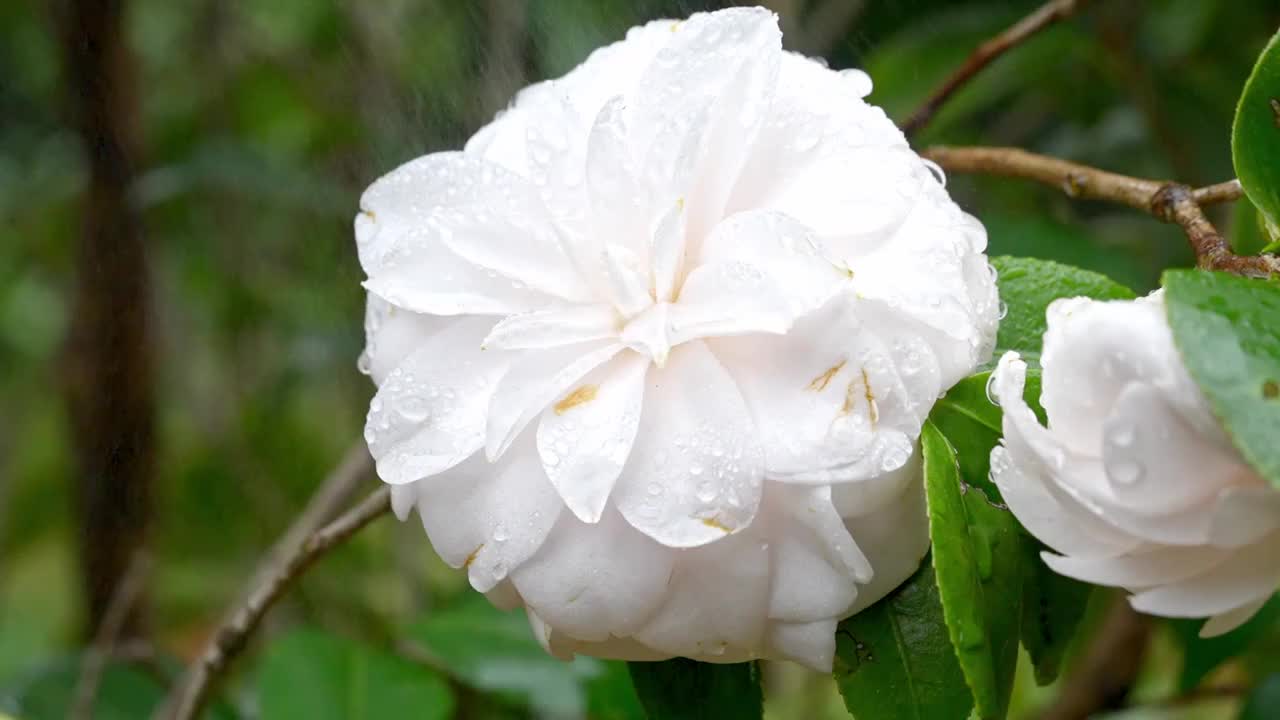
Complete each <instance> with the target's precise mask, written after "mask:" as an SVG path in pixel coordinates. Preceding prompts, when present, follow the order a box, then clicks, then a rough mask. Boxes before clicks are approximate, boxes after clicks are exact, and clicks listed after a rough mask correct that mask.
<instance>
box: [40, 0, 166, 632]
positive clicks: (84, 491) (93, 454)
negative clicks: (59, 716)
mask: <svg viewBox="0 0 1280 720" xmlns="http://www.w3.org/2000/svg"><path fill="white" fill-rule="evenodd" d="M62 9H63V10H64V13H63V17H62V18H61V22H60V23H59V24H60V26H61V27H62V29H63V31H64V32H63V37H62V40H63V51H64V53H65V63H66V67H65V71H66V89H67V100H68V103H69V105H70V108H71V110H72V112H73V115H74V117H75V121H76V125H77V126H78V129H79V133H80V139H81V143H82V145H83V149H84V152H85V156H86V157H85V159H86V164H87V166H88V175H89V181H88V189H87V191H86V195H85V200H84V211H83V212H84V214H83V217H82V220H81V237H80V244H79V248H78V251H77V253H76V282H75V295H74V299H73V300H72V302H71V320H70V329H69V333H68V338H67V346H66V355H65V361H66V393H67V403H68V409H69V415H70V421H71V443H72V449H73V451H74V455H75V463H76V473H77V478H76V487H75V493H74V497H75V501H76V508H75V510H76V513H77V515H78V520H79V522H78V525H79V530H80V537H79V546H80V564H81V583H82V585H83V597H84V598H85V602H86V608H85V611H86V616H87V617H86V619H87V633H88V635H89V636H90V637H92V636H93V635H95V634H96V632H97V630H98V628H99V627H100V626H101V625H102V624H103V622H104V620H105V618H106V616H107V614H108V610H109V608H110V606H111V601H112V596H113V594H114V593H115V590H116V588H117V587H119V586H120V584H121V583H122V581H123V580H124V578H125V576H126V573H127V571H128V567H129V564H130V562H131V560H132V558H133V557H134V555H135V553H136V552H137V551H138V550H139V549H140V548H142V547H143V546H144V545H145V541H146V537H147V528H148V526H149V524H150V520H151V495H152V487H151V486H152V480H153V475H154V470H155V437H154V419H153V405H154V397H153V391H152V355H151V352H152V338H151V318H150V302H149V280H148V275H149V274H148V269H147V258H146V247H145V245H144V242H143V233H142V222H141V218H140V217H139V213H138V211H137V208H135V207H134V206H133V204H132V203H131V201H130V189H131V188H132V186H133V181H134V178H135V175H136V164H137V154H138V145H139V142H138V136H137V129H138V122H137V104H136V95H135V87H134V68H133V62H132V58H131V56H130V54H129V50H128V47H127V46H126V44H125V41H124V21H123V20H124V16H125V2H124V0H70V2H68V4H66V5H65V6H63V8H62ZM146 607H147V603H146V594H145V592H142V591H140V592H139V596H138V597H137V598H136V599H135V601H134V602H132V603H131V604H130V607H129V609H128V612H127V614H126V616H125V617H124V619H123V620H122V621H121V626H120V629H119V640H120V641H121V642H124V641H128V640H131V639H134V638H137V637H140V636H141V635H142V634H143V626H144V622H143V619H144V618H145V616H146Z"/></svg>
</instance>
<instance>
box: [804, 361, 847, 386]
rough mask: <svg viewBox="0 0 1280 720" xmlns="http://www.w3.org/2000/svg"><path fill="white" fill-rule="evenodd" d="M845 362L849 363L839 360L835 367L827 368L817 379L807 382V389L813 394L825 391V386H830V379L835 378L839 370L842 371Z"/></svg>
mask: <svg viewBox="0 0 1280 720" xmlns="http://www.w3.org/2000/svg"><path fill="white" fill-rule="evenodd" d="M847 362H849V361H848V360H841V361H840V362H838V363H836V364H835V365H832V366H831V367H829V368H827V370H826V372H824V373H822V374H821V375H819V376H818V377H816V378H814V379H813V380H811V381H809V387H808V389H809V390H812V391H814V392H822V391H823V390H826V389H827V385H830V384H831V378H833V377H835V376H836V375H837V374H838V373H839V372H840V371H841V370H843V369H844V366H845V363H847Z"/></svg>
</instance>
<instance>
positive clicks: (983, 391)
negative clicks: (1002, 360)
mask: <svg viewBox="0 0 1280 720" xmlns="http://www.w3.org/2000/svg"><path fill="white" fill-rule="evenodd" d="M990 380H991V372H990V371H984V372H980V373H975V374H973V375H970V376H969V377H967V378H965V379H964V380H961V381H960V382H958V383H956V384H955V385H953V386H952V387H951V389H950V390H948V391H947V393H946V395H943V396H942V397H941V398H939V399H938V402H936V403H935V404H934V406H933V410H932V411H931V412H930V413H929V420H930V421H931V422H932V423H933V424H934V425H935V426H937V428H938V429H939V430H941V431H942V434H943V435H944V436H946V438H947V441H948V442H950V443H951V447H952V449H953V450H954V451H955V454H956V460H957V461H958V462H959V463H960V475H961V477H963V478H964V481H965V482H966V483H968V484H970V485H972V486H974V487H978V488H981V489H982V491H983V492H985V493H986V494H987V497H989V498H991V499H992V500H995V501H996V502H1001V501H1002V497H1001V495H1000V490H999V489H998V488H997V487H996V486H995V483H993V482H991V479H990V474H991V449H992V448H994V447H995V446H996V443H997V442H999V441H1000V437H1001V435H1003V431H1002V430H1001V414H1000V406H999V405H996V404H995V403H994V402H992V401H991V398H990V397H988V396H987V384H988V383H989V382H990ZM1023 398H1024V399H1026V401H1027V403H1028V404H1029V405H1030V406H1031V407H1032V409H1033V410H1035V411H1036V413H1038V414H1041V415H1043V413H1044V411H1043V410H1041V408H1040V370H1039V368H1035V367H1031V368H1028V369H1027V384H1026V387H1025V388H1024V389H1023ZM1041 419H1042V420H1043V417H1042V418H1041Z"/></svg>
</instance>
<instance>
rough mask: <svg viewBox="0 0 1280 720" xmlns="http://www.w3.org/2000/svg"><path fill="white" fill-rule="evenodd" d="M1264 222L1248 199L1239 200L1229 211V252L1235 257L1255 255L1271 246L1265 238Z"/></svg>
mask: <svg viewBox="0 0 1280 720" xmlns="http://www.w3.org/2000/svg"><path fill="white" fill-rule="evenodd" d="M1265 222H1266V221H1265V220H1264V219H1263V217H1262V214H1261V213H1259V212H1258V209H1257V208H1256V207H1254V206H1253V203H1251V202H1249V199H1248V198H1240V199H1239V200H1237V201H1236V204H1235V207H1234V208H1232V210H1231V225H1230V232H1229V233H1228V235H1229V238H1230V240H1231V250H1232V251H1233V252H1235V253H1236V254H1237V255H1257V254H1258V253H1260V252H1262V251H1263V250H1267V249H1268V248H1269V246H1270V244H1271V242H1270V240H1269V239H1268V238H1267V235H1266V230H1265V229H1264V228H1263V224H1264V223H1265Z"/></svg>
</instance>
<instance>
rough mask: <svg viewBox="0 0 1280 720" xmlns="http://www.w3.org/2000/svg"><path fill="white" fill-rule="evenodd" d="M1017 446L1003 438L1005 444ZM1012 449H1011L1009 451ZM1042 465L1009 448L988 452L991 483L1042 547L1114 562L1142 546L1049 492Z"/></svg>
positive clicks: (1006, 437)
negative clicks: (1108, 559)
mask: <svg viewBox="0 0 1280 720" xmlns="http://www.w3.org/2000/svg"><path fill="white" fill-rule="evenodd" d="M1014 442H1016V441H1014V440H1011V439H1010V437H1009V435H1007V434H1006V435H1005V443H1006V444H1010V443H1014ZM1010 447H1014V446H1013V445H1011V446H1010ZM1044 472H1045V471H1044V469H1043V465H1042V464H1041V463H1040V462H1039V461H1037V460H1033V459H1028V458H1026V456H1025V455H1023V454H1022V453H1020V452H1019V453H1017V454H1016V455H1015V454H1014V452H1012V451H1011V450H1010V449H1009V448H1006V447H997V448H994V449H992V451H991V478H992V480H993V481H994V482H995V484H996V487H998V488H1000V494H1001V495H1002V496H1003V497H1004V502H1005V504H1006V505H1008V506H1009V509H1010V510H1011V511H1013V514H1014V516H1015V517H1017V518H1018V522H1020V523H1021V524H1022V526H1023V527H1024V528H1026V529H1027V531H1028V532H1030V533H1031V534H1032V535H1034V536H1036V539H1038V540H1039V541H1040V542H1042V543H1044V544H1045V545H1048V546H1049V547H1051V548H1053V549H1054V550H1057V551H1058V552H1060V553H1064V554H1071V555H1073V556H1078V557H1103V558H1107V557H1115V556H1117V555H1120V554H1122V553H1124V552H1127V551H1129V550H1131V549H1133V548H1134V547H1137V546H1138V545H1139V543H1140V541H1139V540H1138V539H1137V538H1134V537H1131V536H1129V535H1127V534H1126V533H1124V532H1122V531H1120V530H1118V529H1116V528H1114V527H1112V526H1110V525H1108V524H1107V523H1106V522H1104V521H1103V520H1101V519H1100V518H1098V517H1097V516H1096V515H1094V514H1093V513H1090V512H1089V511H1088V510H1086V509H1084V508H1083V507H1081V506H1080V505H1078V504H1076V503H1074V502H1071V501H1070V500H1069V499H1068V500H1066V501H1059V498H1058V497H1057V496H1055V495H1054V494H1053V493H1051V492H1049V490H1048V484H1049V483H1051V482H1052V481H1051V480H1046V479H1045V478H1044Z"/></svg>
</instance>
